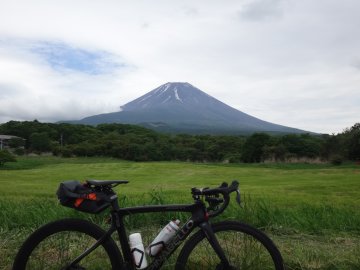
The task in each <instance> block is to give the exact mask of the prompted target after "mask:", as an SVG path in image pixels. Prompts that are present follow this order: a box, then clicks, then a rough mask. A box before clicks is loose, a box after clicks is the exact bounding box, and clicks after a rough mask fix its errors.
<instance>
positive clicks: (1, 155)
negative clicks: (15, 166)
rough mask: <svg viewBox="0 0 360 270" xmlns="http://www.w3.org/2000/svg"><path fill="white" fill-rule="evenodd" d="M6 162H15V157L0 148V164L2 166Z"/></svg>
mask: <svg viewBox="0 0 360 270" xmlns="http://www.w3.org/2000/svg"><path fill="white" fill-rule="evenodd" d="M6 162H16V159H15V157H14V156H13V155H12V154H11V153H10V152H9V151H7V150H0V166H4V165H5V163H6Z"/></svg>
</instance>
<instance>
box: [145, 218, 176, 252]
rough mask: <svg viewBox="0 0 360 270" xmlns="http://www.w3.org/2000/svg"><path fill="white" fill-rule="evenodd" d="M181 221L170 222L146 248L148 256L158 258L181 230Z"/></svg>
mask: <svg viewBox="0 0 360 270" xmlns="http://www.w3.org/2000/svg"><path fill="white" fill-rule="evenodd" d="M179 224H180V220H178V219H177V220H175V221H170V222H169V223H168V224H167V225H166V226H165V227H164V228H163V229H162V230H161V231H160V232H159V234H158V235H157V236H156V238H155V239H154V241H152V242H151V244H150V245H149V246H148V247H147V248H146V252H147V254H149V255H150V256H156V254H158V253H159V251H160V250H161V249H163V248H164V246H165V245H166V244H167V243H168V242H169V241H170V239H171V238H172V237H173V236H174V235H175V234H176V231H177V230H179V226H178V225H179Z"/></svg>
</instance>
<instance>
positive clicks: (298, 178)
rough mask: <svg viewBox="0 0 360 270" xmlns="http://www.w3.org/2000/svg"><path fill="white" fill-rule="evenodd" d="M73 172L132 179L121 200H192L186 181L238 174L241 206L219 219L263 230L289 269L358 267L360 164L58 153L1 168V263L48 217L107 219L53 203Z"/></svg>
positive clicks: (158, 221) (210, 182) (158, 222)
mask: <svg viewBox="0 0 360 270" xmlns="http://www.w3.org/2000/svg"><path fill="white" fill-rule="evenodd" d="M72 179H76V180H85V179H124V180H129V181H130V183H129V184H127V185H121V186H118V187H116V191H117V192H118V194H119V200H120V202H121V204H122V205H124V206H130V205H138V204H140V205H141V204H159V203H191V202H192V198H191V195H190V188H191V187H194V186H197V187H205V186H209V187H214V186H218V185H219V184H220V183H221V182H223V181H227V182H231V180H233V179H237V180H238V181H239V182H240V190H241V194H242V200H243V202H242V206H241V207H239V206H237V205H236V204H235V203H234V202H235V200H233V202H232V204H231V205H230V207H229V208H228V209H227V210H226V212H225V213H224V214H223V215H222V216H220V218H218V219H238V220H241V221H244V222H247V223H249V224H252V225H254V226H255V227H258V228H260V229H262V230H263V231H265V232H266V233H267V234H268V235H269V236H270V237H271V238H272V239H273V240H274V242H275V243H276V244H277V246H278V247H279V249H280V251H281V253H282V254H283V257H284V259H285V263H286V266H287V269H299V270H300V269H301V270H305V269H329V270H330V269H360V256H359V254H360V166H359V165H351V164H349V165H342V166H330V165H325V164H317V165H314V164H204V163H184V162H128V161H120V160H116V159H109V158H69V159H62V158H55V157H24V158H19V160H18V162H16V163H8V164H6V166H5V167H4V168H1V169H0V209H1V211H0V258H1V260H0V269H11V263H12V260H13V258H14V256H15V254H16V252H17V249H18V248H19V247H20V245H21V243H22V242H23V241H24V239H25V238H26V237H27V236H28V235H29V233H31V232H32V231H33V230H35V229H36V228H37V227H39V226H41V225H43V224H45V223H47V222H49V221H51V220H56V219H58V218H62V217H69V216H71V217H75V216H81V217H83V218H87V219H91V220H93V221H94V222H97V223H99V224H101V225H102V226H106V225H104V223H103V219H104V218H105V217H106V213H104V214H101V215H99V216H94V215H87V214H80V213H78V212H76V211H74V210H72V209H66V208H64V207H62V206H60V205H59V204H58V203H57V200H56V195H55V192H56V189H57V187H58V184H59V183H60V182H61V181H63V180H72ZM170 215H171V214H169V215H157V216H153V215H150V216H149V215H142V216H139V217H134V218H132V217H130V218H129V220H128V221H127V222H128V226H129V227H132V226H133V225H138V224H142V225H144V224H147V225H148V224H152V225H153V227H155V228H160V227H161V226H162V225H163V224H165V223H166V222H167V220H168V219H169V218H171V216H170ZM182 218H184V217H182ZM182 220H184V219H182ZM156 230H157V229H156ZM156 230H155V231H156Z"/></svg>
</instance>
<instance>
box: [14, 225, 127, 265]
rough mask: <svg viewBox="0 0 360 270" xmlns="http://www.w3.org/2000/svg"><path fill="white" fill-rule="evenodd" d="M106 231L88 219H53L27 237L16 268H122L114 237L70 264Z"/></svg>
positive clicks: (18, 256) (17, 259)
mask: <svg viewBox="0 0 360 270" xmlns="http://www.w3.org/2000/svg"><path fill="white" fill-rule="evenodd" d="M104 234H105V231H104V230H102V229H101V228H100V227H98V226H96V225H95V224H93V223H90V222H88V221H86V220H81V219H64V220H59V221H55V222H52V223H49V224H47V225H45V226H43V227H41V228H40V229H38V230H37V231H35V232H34V233H33V234H32V235H30V237H29V238H28V239H27V240H26V241H25V243H24V244H23V245H22V247H21V248H20V250H19V252H18V254H17V256H16V258H15V261H14V266H13V269H14V270H25V269H57V270H59V269H61V270H65V269H67V270H75V269H76V270H80V269H81V270H83V269H114V270H115V269H120V268H121V264H122V263H121V262H122V259H121V255H120V252H119V249H118V248H117V246H116V244H115V242H114V240H113V239H112V238H109V239H108V240H106V241H105V242H104V243H103V244H102V245H100V246H99V247H98V248H96V249H95V250H94V251H93V252H91V253H90V254H89V255H88V256H86V257H85V258H83V259H82V260H81V261H80V263H79V264H78V265H76V266H75V267H71V268H69V267H68V264H69V263H70V262H72V261H73V260H74V259H76V258H77V257H78V256H79V255H80V254H82V253H83V252H84V251H85V250H87V249H88V248H89V247H91V246H92V245H93V244H94V243H96V241H97V239H99V238H100V237H101V236H103V235H104Z"/></svg>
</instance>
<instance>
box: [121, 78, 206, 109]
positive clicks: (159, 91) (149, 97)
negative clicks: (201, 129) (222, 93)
mask: <svg viewBox="0 0 360 270" xmlns="http://www.w3.org/2000/svg"><path fill="white" fill-rule="evenodd" d="M204 97H206V98H211V97H210V96H209V95H208V94H206V93H204V92H202V91H201V90H200V89H198V88H196V87H194V86H192V85H191V84H190V83H187V82H168V83H165V84H163V85H161V86H159V87H157V88H155V89H154V90H152V91H150V92H148V93H147V94H145V95H143V96H141V97H139V98H137V99H135V100H133V101H131V102H129V103H127V104H125V105H123V106H121V109H122V110H124V111H138V110H147V109H150V108H155V107H156V108H158V107H168V106H176V105H178V106H184V105H185V104H186V106H190V105H196V104H199V103H200V100H203V99H204ZM211 99H212V98H211Z"/></svg>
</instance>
